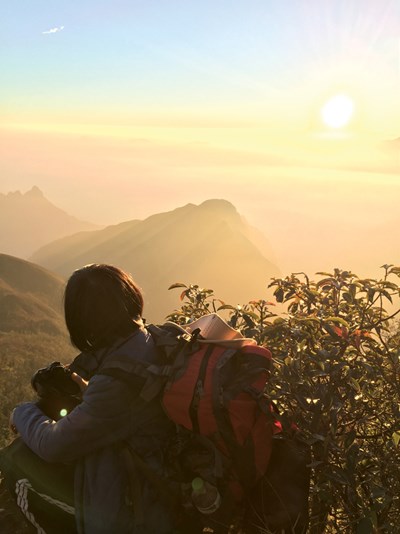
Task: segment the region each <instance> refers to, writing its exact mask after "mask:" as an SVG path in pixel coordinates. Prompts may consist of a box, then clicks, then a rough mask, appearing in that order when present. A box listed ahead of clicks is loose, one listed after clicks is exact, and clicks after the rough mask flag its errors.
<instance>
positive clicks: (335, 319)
mask: <svg viewBox="0 0 400 534" xmlns="http://www.w3.org/2000/svg"><path fill="white" fill-rule="evenodd" d="M325 321H332V323H339V324H342V325H343V326H345V327H346V328H350V325H349V323H348V322H347V321H345V320H344V319H342V318H341V317H326V319H325Z"/></svg>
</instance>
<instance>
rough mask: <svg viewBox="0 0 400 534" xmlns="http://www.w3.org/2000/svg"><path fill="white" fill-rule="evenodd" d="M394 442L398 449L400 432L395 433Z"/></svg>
mask: <svg viewBox="0 0 400 534" xmlns="http://www.w3.org/2000/svg"><path fill="white" fill-rule="evenodd" d="M392 440H393V443H394V446H395V447H397V446H398V444H399V443H400V430H397V431H396V432H393V434H392Z"/></svg>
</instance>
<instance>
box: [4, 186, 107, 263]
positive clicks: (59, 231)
mask: <svg viewBox="0 0 400 534" xmlns="http://www.w3.org/2000/svg"><path fill="white" fill-rule="evenodd" d="M96 228H99V227H98V226H96V225H94V224H91V223H89V222H84V221H80V220H79V219H77V218H75V217H73V216H71V215H68V213H66V212H65V211H63V210H61V209H60V208H58V207H56V206H54V204H52V203H51V202H50V201H49V200H47V199H46V198H45V196H44V195H43V193H42V191H41V190H40V189H39V188H38V187H36V186H34V187H32V189H31V190H30V191H27V192H26V193H24V194H23V193H21V192H20V191H15V192H12V193H8V194H2V193H0V252H2V253H5V254H10V255H12V256H18V257H21V258H27V257H29V256H30V255H31V254H32V253H33V252H34V251H35V250H37V249H38V248H40V247H42V246H43V245H45V244H46V243H49V242H51V241H54V240H55V239H58V238H60V237H64V236H67V235H69V234H73V233H75V232H80V231H83V230H94V229H96Z"/></svg>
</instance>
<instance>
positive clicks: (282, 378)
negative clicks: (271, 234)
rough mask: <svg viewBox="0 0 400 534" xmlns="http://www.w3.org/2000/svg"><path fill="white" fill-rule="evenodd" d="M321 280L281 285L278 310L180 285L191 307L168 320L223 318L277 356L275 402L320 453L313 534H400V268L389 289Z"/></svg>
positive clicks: (351, 277) (344, 278)
mask: <svg viewBox="0 0 400 534" xmlns="http://www.w3.org/2000/svg"><path fill="white" fill-rule="evenodd" d="M317 276H318V279H317V280H311V279H310V278H309V277H308V276H307V275H306V274H305V273H295V274H292V275H290V276H287V277H286V278H283V279H278V278H276V279H272V281H271V283H270V284H269V287H270V288H271V289H272V291H273V295H274V302H269V301H266V300H254V301H251V302H249V303H248V304H245V305H241V306H233V305H230V304H225V303H223V302H222V301H220V300H218V299H217V298H215V296H214V293H213V291H212V290H211V289H203V288H201V287H199V286H198V285H185V284H181V283H177V284H173V285H172V286H171V287H170V289H175V288H180V289H181V291H182V292H181V295H180V298H181V306H180V308H179V309H177V310H175V311H174V312H173V313H171V314H170V315H169V317H168V319H169V320H173V321H175V322H178V323H179V324H186V323H188V322H190V321H192V320H193V319H195V318H198V317H201V316H202V315H204V314H207V313H210V312H214V311H218V312H219V313H221V314H225V315H226V316H227V320H228V322H229V323H230V325H231V326H233V327H235V328H237V329H239V330H240V331H241V332H242V334H243V335H244V336H246V337H253V338H254V339H256V341H257V342H258V343H259V344H261V345H266V346H268V348H269V349H270V350H271V351H272V354H273V369H272V371H271V376H270V380H269V382H268V384H267V385H266V394H267V395H268V396H269V397H270V398H271V399H272V400H273V401H274V403H275V404H276V405H277V407H278V409H279V412H280V415H279V416H278V417H279V418H280V419H281V420H282V422H283V423H285V422H288V421H294V422H295V423H296V425H297V426H298V427H299V429H300V432H301V436H302V439H303V440H304V441H305V442H306V443H308V444H309V445H310V446H311V449H312V463H311V468H312V485H311V494H310V503H309V504H310V528H309V532H310V533H311V534H317V533H323V532H325V533H327V532H349V533H350V532H354V533H357V534H369V533H374V532H382V533H383V532H385V533H393V532H398V531H399V530H398V529H399V525H400V417H399V416H400V346H399V342H400V329H399V325H398V323H396V317H397V315H398V314H399V312H400V309H397V308H396V303H397V302H398V298H399V296H400V286H399V285H398V278H399V277H400V268H398V267H394V266H392V265H385V266H383V276H382V278H381V279H380V280H376V279H361V278H359V277H358V276H356V275H355V274H353V273H351V272H349V271H342V270H339V269H335V270H334V272H333V273H317ZM277 308H281V309H282V312H280V313H279V315H278V313H277V312H276V311H275V310H276V309H277Z"/></svg>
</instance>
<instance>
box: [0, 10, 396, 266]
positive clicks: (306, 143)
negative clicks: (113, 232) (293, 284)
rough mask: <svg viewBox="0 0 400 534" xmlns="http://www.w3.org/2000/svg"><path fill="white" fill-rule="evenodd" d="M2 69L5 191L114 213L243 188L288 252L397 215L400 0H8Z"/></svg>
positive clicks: (79, 210) (85, 214)
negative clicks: (309, 237)
mask: <svg viewBox="0 0 400 534" xmlns="http://www.w3.org/2000/svg"><path fill="white" fill-rule="evenodd" d="M0 73H1V74H0V76H1V83H0V192H2V193H7V192H9V191H15V190H21V191H22V192H24V191H26V190H28V189H30V188H31V187H32V186H33V185H37V186H39V187H40V188H41V189H42V191H43V192H44V194H45V195H46V197H47V198H49V199H50V200H51V201H52V202H54V203H55V204H56V205H58V206H59V207H61V208H63V209H65V210H66V211H68V213H70V214H72V215H75V216H77V217H79V218H82V219H85V220H89V221H92V222H95V223H98V224H111V223H117V222H120V221H122V220H128V219H134V218H144V217H146V216H148V215H151V214H152V213H156V212H159V211H166V210H169V209H173V208H175V207H178V206H180V205H183V204H185V203H188V202H194V203H198V202H201V201H202V200H205V199H207V198H216V197H217V198H226V199H227V200H230V201H232V202H233V203H234V204H235V206H236V207H237V209H238V210H239V211H240V212H241V213H242V214H243V215H244V216H245V217H246V218H247V219H248V220H249V222H251V223H252V224H254V225H256V226H257V227H259V228H260V229H261V230H262V231H264V233H265V234H266V236H267V238H269V239H270V240H271V242H272V243H273V246H274V247H275V248H279V246H280V254H281V255H282V253H283V255H285V250H287V249H288V247H292V248H293V247H294V248H296V247H295V245H294V244H293V243H290V239H291V238H293V239H295V240H296V242H297V244H298V241H299V240H298V237H295V238H294V237H293V236H296V235H297V234H298V233H299V231H300V230H299V229H300V228H301V229H302V231H300V234H301V235H302V236H304V234H305V233H306V232H310V228H314V227H315V225H316V226H317V228H320V229H322V228H325V230H326V232H328V233H329V232H332V231H334V230H332V229H333V228H335V227H336V228H337V232H339V233H340V234H342V235H343V236H346V235H347V234H350V233H351V232H354V233H357V232H358V231H359V229H360V228H365V227H371V228H372V227H373V228H376V227H378V226H379V225H380V224H390V222H391V221H395V220H397V219H396V217H398V207H397V206H398V199H400V177H399V171H400V145H399V139H400V97H399V95H400V1H399V0H280V1H273V0H246V1H244V0H235V1H232V0H202V1H201V2H200V1H194V0H181V1H178V0H129V1H128V0H126V1H123V0H113V1H104V0H96V1H93V0H85V1H84V2H82V1H81V0H79V1H78V0H69V1H65V0H51V1H49V0H35V1H34V2H32V0H25V1H21V0H14V1H13V2H10V1H8V2H4V3H3V6H2V17H1V20H0ZM329 235H331V234H329ZM318 238H319V236H315V239H316V240H318ZM302 239H303V238H302ZM343 239H345V237H343ZM315 243H316V241H310V244H309V250H311V248H312V247H314V248H315ZM397 243H398V240H397ZM377 246H378V245H377ZM399 248H400V247H399ZM296 254H300V251H298V252H296ZM316 259H318V258H316ZM289 260H290V261H292V260H293V257H289V256H287V257H286V259H285V260H284V262H283V263H284V264H285V268H286V267H289ZM398 261H399V262H400V257H399V258H398ZM285 262H286V263H285ZM307 265H308V264H307ZM310 265H311V264H310ZM313 265H314V264H313Z"/></svg>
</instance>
